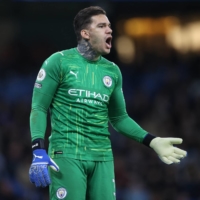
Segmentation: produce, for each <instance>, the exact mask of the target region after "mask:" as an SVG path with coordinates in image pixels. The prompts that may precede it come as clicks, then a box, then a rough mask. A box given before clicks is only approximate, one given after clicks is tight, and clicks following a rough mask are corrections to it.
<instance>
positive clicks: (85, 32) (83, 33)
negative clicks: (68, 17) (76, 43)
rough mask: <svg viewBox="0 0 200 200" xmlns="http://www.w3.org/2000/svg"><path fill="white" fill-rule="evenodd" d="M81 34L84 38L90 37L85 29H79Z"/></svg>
mask: <svg viewBox="0 0 200 200" xmlns="http://www.w3.org/2000/svg"><path fill="white" fill-rule="evenodd" d="M81 36H82V38H83V39H86V40H89V39H90V34H89V32H88V30H86V29H83V30H81Z"/></svg>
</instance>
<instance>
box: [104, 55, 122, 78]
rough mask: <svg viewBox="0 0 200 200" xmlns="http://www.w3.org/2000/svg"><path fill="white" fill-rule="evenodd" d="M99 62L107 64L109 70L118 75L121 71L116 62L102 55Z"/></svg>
mask: <svg viewBox="0 0 200 200" xmlns="http://www.w3.org/2000/svg"><path fill="white" fill-rule="evenodd" d="M101 64H103V65H104V66H107V67H108V68H109V70H111V71H113V72H115V73H116V74H118V75H120V74H121V71H120V68H119V67H118V65H117V64H115V63H114V62H111V61H109V60H108V59H106V58H104V57H102V59H101Z"/></svg>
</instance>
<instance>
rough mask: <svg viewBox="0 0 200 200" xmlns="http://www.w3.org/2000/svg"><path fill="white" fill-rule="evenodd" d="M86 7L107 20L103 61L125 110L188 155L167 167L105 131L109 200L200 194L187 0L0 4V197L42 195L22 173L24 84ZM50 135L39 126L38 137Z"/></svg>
mask: <svg viewBox="0 0 200 200" xmlns="http://www.w3.org/2000/svg"><path fill="white" fill-rule="evenodd" d="M90 5H99V6H102V7H103V8H104V9H105V10H106V11H107V13H108V17H109V19H110V21H111V23H112V28H113V31H114V32H113V35H114V39H113V49H112V53H111V54H110V55H108V56H106V58H107V59H109V60H112V61H114V62H115V63H116V64H118V65H119V67H120V69H121V71H122V74H123V90H124V94H125V98H126V102H127V111H128V113H129V115H130V116H131V117H132V118H133V119H135V121H136V122H138V123H139V124H140V125H141V126H142V127H143V128H144V129H146V130H148V131H149V132H151V133H153V134H155V135H158V136H162V137H168V136H172V137H181V138H183V140H184V142H183V144H182V145H181V146H180V147H181V148H183V149H185V150H187V151H188V156H187V158H186V159H184V160H183V161H182V163H181V164H179V165H171V166H166V165H165V164H163V163H161V161H160V160H159V159H158V157H157V156H156V154H155V153H153V151H151V150H150V149H149V148H147V147H145V146H143V145H140V144H137V143H136V142H134V141H132V140H130V139H128V138H126V137H124V136H122V135H120V134H118V133H116V132H115V131H114V130H113V129H112V128H110V131H111V139H112V144H113V150H114V155H115V173H116V188H117V200H200V159H199V157H200V123H199V118H200V1H193V0H188V1H187V0H182V1H173V0H160V1H159V0H157V1H151V0H140V1H139V0H138V1H131V0H129V1H126V0H121V1H120V0H101V1H95V0H93V1H84V0H82V1H81V0H79V1H77V0H74V1H67V0H62V1H59V0H54V1H50V0H43V1H39V0H38V1H37V0H35V1H34V0H13V1H12V0H5V1H0V199H1V200H11V199H12V200H48V199H49V196H48V188H45V189H36V188H35V187H34V186H33V185H32V184H30V183H29V179H28V169H29V166H30V163H31V160H32V152H31V139H30V130H29V114H30V109H31V95H32V89H33V84H34V81H35V78H36V75H37V73H38V70H39V68H40V66H41V64H42V62H43V61H44V60H45V59H46V58H47V57H48V56H49V55H51V54H52V53H54V52H56V51H60V50H63V49H68V48H72V47H75V46H76V38H75V35H74V32H73V25H72V21H73V18H74V16H75V14H76V13H77V12H78V11H79V10H80V9H82V8H84V7H87V6H90ZM49 133H50V127H49V126H48V129H47V134H46V140H47V137H48V134H49ZM46 144H47V142H46ZM77 181H78V180H77ZM77 192H78V191H77Z"/></svg>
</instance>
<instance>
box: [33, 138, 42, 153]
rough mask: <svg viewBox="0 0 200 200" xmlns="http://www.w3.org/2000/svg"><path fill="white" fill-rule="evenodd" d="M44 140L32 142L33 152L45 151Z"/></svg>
mask: <svg viewBox="0 0 200 200" xmlns="http://www.w3.org/2000/svg"><path fill="white" fill-rule="evenodd" d="M44 148H45V146H44V140H43V139H40V138H39V139H36V140H34V141H33V142H32V150H33V151H34V150H36V149H44Z"/></svg>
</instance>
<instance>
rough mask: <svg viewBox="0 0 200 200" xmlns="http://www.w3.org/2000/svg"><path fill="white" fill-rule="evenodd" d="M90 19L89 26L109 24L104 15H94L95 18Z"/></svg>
mask: <svg viewBox="0 0 200 200" xmlns="http://www.w3.org/2000/svg"><path fill="white" fill-rule="evenodd" d="M91 19H92V24H91V25H96V24H99V23H106V24H110V21H109V20H108V18H107V16H106V15H95V16H92V17H91Z"/></svg>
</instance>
